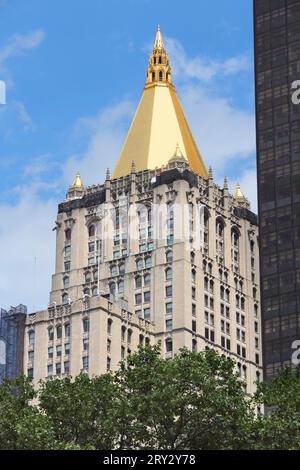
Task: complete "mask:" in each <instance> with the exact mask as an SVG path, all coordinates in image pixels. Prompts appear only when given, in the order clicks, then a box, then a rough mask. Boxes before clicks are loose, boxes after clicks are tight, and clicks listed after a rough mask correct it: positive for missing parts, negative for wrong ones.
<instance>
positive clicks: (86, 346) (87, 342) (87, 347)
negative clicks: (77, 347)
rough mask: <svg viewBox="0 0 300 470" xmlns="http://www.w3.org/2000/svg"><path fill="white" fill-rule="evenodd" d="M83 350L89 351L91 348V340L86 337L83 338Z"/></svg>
mask: <svg viewBox="0 0 300 470" xmlns="http://www.w3.org/2000/svg"><path fill="white" fill-rule="evenodd" d="M83 350H84V351H88V350H89V340H88V339H87V338H85V339H84V340H83Z"/></svg>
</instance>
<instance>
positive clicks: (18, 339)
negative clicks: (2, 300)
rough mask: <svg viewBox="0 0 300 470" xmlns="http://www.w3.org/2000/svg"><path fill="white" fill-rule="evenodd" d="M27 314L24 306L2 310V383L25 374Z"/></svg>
mask: <svg viewBox="0 0 300 470" xmlns="http://www.w3.org/2000/svg"><path fill="white" fill-rule="evenodd" d="M26 314H27V308H26V307H25V306H24V305H19V306H18V307H11V308H10V310H8V311H7V310H4V309H2V308H1V309H0V382H2V381H3V379H5V378H8V379H14V378H16V377H19V376H20V375H22V374H23V361H24V357H23V353H24V332H25V321H26Z"/></svg>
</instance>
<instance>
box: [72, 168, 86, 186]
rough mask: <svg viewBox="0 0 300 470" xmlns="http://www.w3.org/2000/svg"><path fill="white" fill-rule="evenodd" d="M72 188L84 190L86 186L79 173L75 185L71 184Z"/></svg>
mask: <svg viewBox="0 0 300 470" xmlns="http://www.w3.org/2000/svg"><path fill="white" fill-rule="evenodd" d="M71 188H84V184H83V181H82V179H81V176H80V173H79V171H77V173H76V177H75V179H74V181H73V183H72V184H71Z"/></svg>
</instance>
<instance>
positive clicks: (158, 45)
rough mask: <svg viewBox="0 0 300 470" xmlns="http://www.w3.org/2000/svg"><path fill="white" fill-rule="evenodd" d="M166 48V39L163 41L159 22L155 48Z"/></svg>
mask: <svg viewBox="0 0 300 470" xmlns="http://www.w3.org/2000/svg"><path fill="white" fill-rule="evenodd" d="M164 48H165V46H164V41H163V38H162V34H161V31H160V26H159V24H158V25H157V31H156V36H155V41H154V48H153V50H155V49H160V50H161V49H164Z"/></svg>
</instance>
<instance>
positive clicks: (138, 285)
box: [135, 276, 142, 289]
mask: <svg viewBox="0 0 300 470" xmlns="http://www.w3.org/2000/svg"><path fill="white" fill-rule="evenodd" d="M135 287H136V289H140V288H141V287H142V277H141V276H136V278H135Z"/></svg>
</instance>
